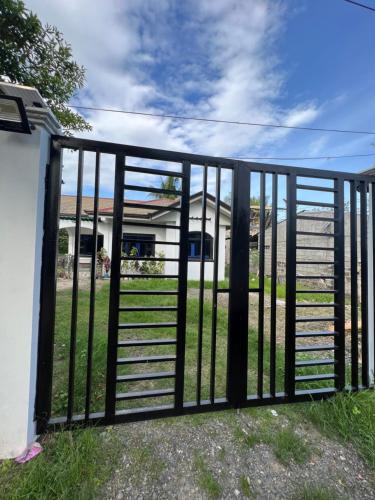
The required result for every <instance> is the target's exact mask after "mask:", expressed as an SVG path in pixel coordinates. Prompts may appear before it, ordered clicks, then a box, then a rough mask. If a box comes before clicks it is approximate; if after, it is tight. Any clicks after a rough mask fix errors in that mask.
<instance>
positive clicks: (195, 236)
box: [189, 231, 213, 260]
mask: <svg viewBox="0 0 375 500" xmlns="http://www.w3.org/2000/svg"><path fill="white" fill-rule="evenodd" d="M212 243H213V238H212V236H210V235H209V234H207V233H205V235H204V256H205V258H206V259H213V244H212ZM201 256H202V252H201V233H200V232H199V231H193V232H191V233H189V259H191V260H195V259H196V260H199V259H200V258H201Z"/></svg>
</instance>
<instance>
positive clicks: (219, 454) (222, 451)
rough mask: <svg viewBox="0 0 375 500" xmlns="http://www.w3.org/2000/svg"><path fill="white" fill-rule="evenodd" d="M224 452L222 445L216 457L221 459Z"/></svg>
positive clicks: (223, 456)
mask: <svg viewBox="0 0 375 500" xmlns="http://www.w3.org/2000/svg"><path fill="white" fill-rule="evenodd" d="M225 454H226V450H225V448H224V447H222V448H220V449H219V451H218V453H217V456H218V459H219V460H221V461H223V460H224V458H225Z"/></svg>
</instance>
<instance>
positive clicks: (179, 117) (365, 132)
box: [69, 104, 375, 135]
mask: <svg viewBox="0 0 375 500" xmlns="http://www.w3.org/2000/svg"><path fill="white" fill-rule="evenodd" d="M69 107H71V108H75V109H86V110H88V111H105V112H106V113H122V114H125V115H139V116H152V117H156V118H171V119H173V120H192V121H197V122H211V123H226V124H229V125H246V126H250V127H266V128H283V129H290V130H306V131H310V132H335V133H340V134H359V135H375V132H373V131H369V130H345V129H337V128H320V127H300V126H297V125H279V124H277V123H256V122H240V121H232V120H217V119H214V118H200V117H199V118H198V117H194V116H183V115H169V114H163V113H146V112H141V111H128V110H125V109H111V108H97V107H92V106H78V105H75V104H70V105H69Z"/></svg>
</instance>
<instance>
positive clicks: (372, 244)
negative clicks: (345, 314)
mask: <svg viewBox="0 0 375 500" xmlns="http://www.w3.org/2000/svg"><path fill="white" fill-rule="evenodd" d="M374 188H375V185H374V183H373V182H371V183H370V184H369V226H368V282H369V284H368V297H369V304H368V378H369V385H370V386H373V385H374V369H375V352H374V349H375V316H374V314H375V295H374V290H375V267H374V257H375V231H374V229H375V226H374V224H375V220H374V217H375V192H374Z"/></svg>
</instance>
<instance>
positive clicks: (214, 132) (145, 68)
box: [26, 0, 375, 191]
mask: <svg viewBox="0 0 375 500" xmlns="http://www.w3.org/2000/svg"><path fill="white" fill-rule="evenodd" d="M367 3H368V4H369V5H373V6H374V7H375V0H367ZM26 5H27V6H28V7H29V8H31V9H32V10H34V11H35V12H36V13H37V14H38V15H39V17H40V18H41V19H42V20H43V21H44V22H49V23H51V24H55V25H56V26H58V28H59V29H60V30H61V31H62V32H63V33H64V35H65V38H66V40H67V41H69V42H70V43H71V44H72V47H73V51H74V55H75V57H76V59H77V60H78V61H79V62H80V63H81V64H83V65H84V66H85V67H86V68H87V85H86V88H85V89H84V90H83V91H81V92H80V93H79V94H78V95H77V96H76V97H75V98H73V99H72V102H74V103H77V104H81V105H86V106H98V107H109V108H118V109H128V110H135V111H146V112H156V113H163V112H164V113H171V114H184V115H192V116H198V117H202V116H203V117H209V118H217V119H228V120H240V121H255V122H266V123H270V122H276V123H282V124H289V125H302V126H313V127H329V128H345V129H349V128H351V129H362V130H375V123H374V122H375V99H374V84H375V66H374V50H373V47H374V32H375V13H372V12H370V11H367V10H365V9H362V8H359V7H357V6H355V5H352V4H349V3H347V2H345V1H343V0H215V1H214V2H213V1H212V0H186V1H184V2H181V1H178V0H127V1H126V2H124V1H120V0H116V1H114V0H108V1H106V2H95V8H94V9H93V7H92V5H93V4H92V1H89V0H65V1H64V2H58V1H57V0H50V1H49V2H44V1H43V0H26ZM85 116H86V118H87V119H88V120H89V121H90V122H91V123H92V125H93V131H92V132H90V133H88V134H85V135H86V136H87V137H91V138H95V139H102V140H108V141H113V142H123V143H128V144H136V145H143V146H150V147H158V148H165V149H173V150H182V151H189V152H192V153H201V154H209V155H220V156H231V157H236V156H240V157H251V156H322V155H340V154H344V155H345V154H355V153H362V154H366V153H375V148H374V147H373V146H371V142H374V143H375V136H374V137H371V136H362V135H346V134H345V135H344V134H334V133H330V134H328V133H320V132H301V131H287V130H280V129H279V130H275V129H260V128H256V127H245V126H235V125H224V124H212V123H197V122H182V121H175V120H171V119H166V120H165V119H160V118H148V117H135V116H126V115H119V114H110V113H104V112H88V113H86V115H85ZM275 163H277V162H275ZM279 163H284V164H292V165H296V166H307V167H315V168H324V169H336V170H349V171H353V172H356V171H360V170H362V169H364V168H367V167H370V166H372V165H374V164H375V157H374V158H371V157H370V158H354V159H340V160H333V159H332V160H329V161H326V160H320V161H313V160H305V161H284V162H282V161H280V162H279ZM67 164H68V162H67ZM71 174H72V175H71ZM65 182H66V189H69V186H70V185H71V184H72V183H73V170H72V171H70V169H69V168H68V166H67V168H66V170H65ZM111 183H112V181H111V173H110V168H109V167H108V172H107V175H104V176H103V189H107V190H108V191H110V190H111Z"/></svg>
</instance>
